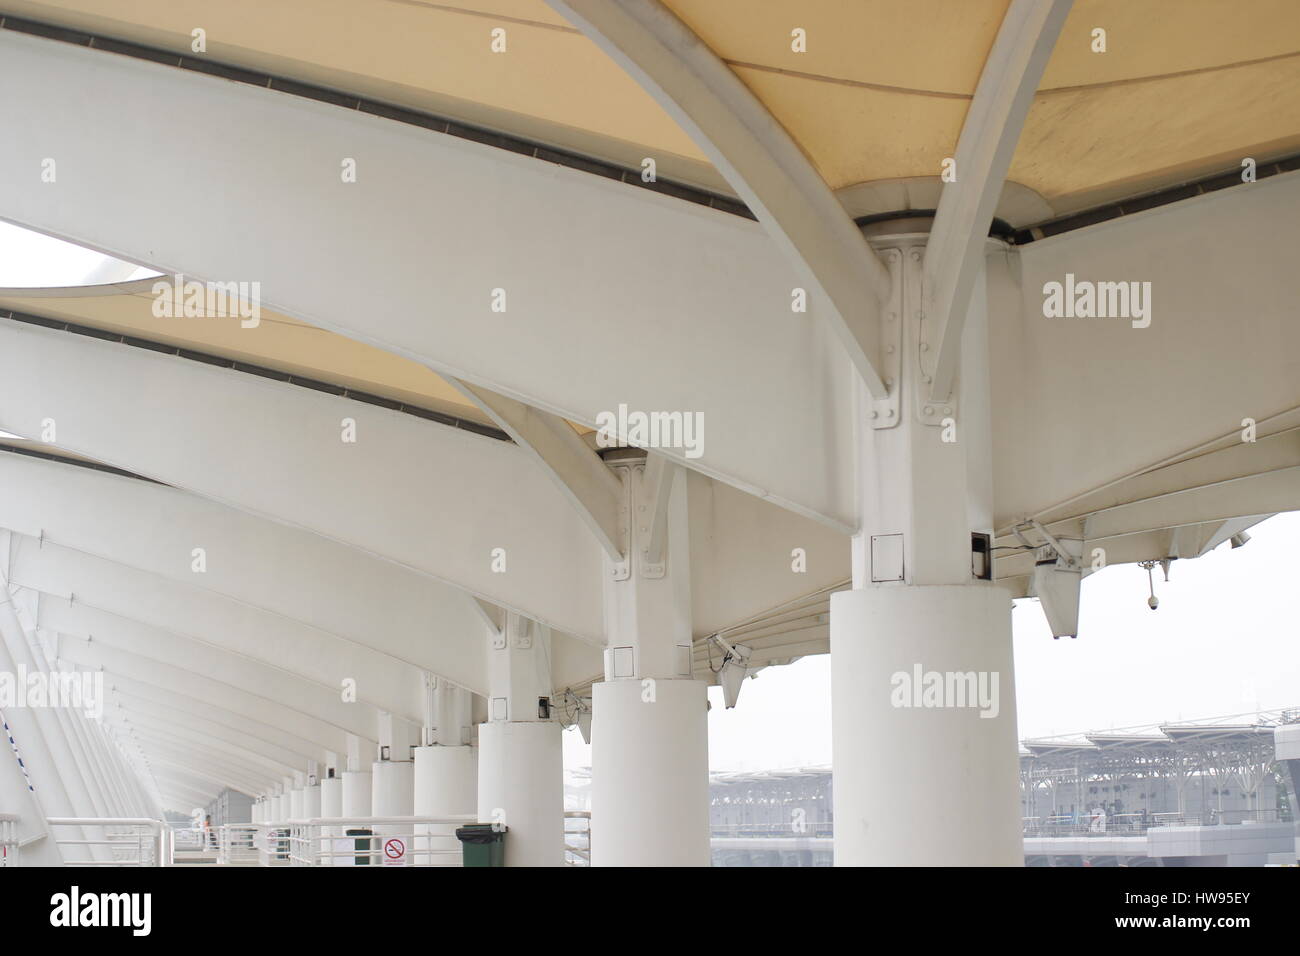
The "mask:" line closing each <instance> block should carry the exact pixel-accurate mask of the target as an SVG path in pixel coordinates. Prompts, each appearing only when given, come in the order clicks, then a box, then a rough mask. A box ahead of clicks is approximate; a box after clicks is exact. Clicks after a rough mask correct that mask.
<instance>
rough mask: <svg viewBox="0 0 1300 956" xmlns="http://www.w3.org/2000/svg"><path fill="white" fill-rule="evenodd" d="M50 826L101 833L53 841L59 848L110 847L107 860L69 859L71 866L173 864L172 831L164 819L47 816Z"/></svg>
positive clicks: (65, 858) (67, 860)
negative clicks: (98, 837) (80, 828)
mask: <svg viewBox="0 0 1300 956" xmlns="http://www.w3.org/2000/svg"><path fill="white" fill-rule="evenodd" d="M45 822H46V824H47V825H48V826H50V827H92V828H96V829H98V830H99V831H100V834H99V835H101V836H102V837H103V838H102V839H92V838H90V837H92V836H94V835H95V834H82V835H83V837H86V838H85V839H80V840H76V839H72V838H71V837H64V838H60V837H58V836H55V838H54V842H55V843H56V844H58V846H59V847H61V848H63V847H73V846H86V847H93V846H101V847H108V851H109V852H108V857H109V858H108V859H106V860H105V859H100V860H94V859H92V860H69V859H67V857H66V855H65V857H64V862H65V863H66V865H68V866H167V865H169V864H170V863H171V852H170V846H171V844H170V841H169V840H168V835H169V829H168V827H167V825H166V824H165V823H164V822H163V821H162V820H156V819H154V818H153V817H46V818H45Z"/></svg>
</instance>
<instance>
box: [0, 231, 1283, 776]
mask: <svg viewBox="0 0 1300 956" xmlns="http://www.w3.org/2000/svg"><path fill="white" fill-rule="evenodd" d="M132 274H133V275H135V276H139V275H144V274H147V270H143V269H141V270H138V271H136V270H133V269H132V268H130V267H125V268H124V267H120V266H119V267H114V266H113V264H112V261H111V260H108V259H107V257H105V256H102V255H100V254H99V253H96V252H91V251H89V250H86V249H82V248H80V247H78V246H74V245H70V244H68V243H64V242H60V241H59V240H56V239H50V238H48V237H45V236H40V235H37V234H35V233H30V232H27V231H26V230H23V229H19V228H17V227H14V226H10V225H7V224H5V223H0V287H3V286H35V287H39V286H59V285H75V284H78V283H81V282H84V281H86V279H87V277H90V278H91V279H92V281H96V280H97V281H115V280H116V281H120V280H121V279H124V278H126V277H127V276H128V275H132ZM1250 535H1251V541H1250V543H1249V544H1247V545H1246V547H1244V548H1238V549H1236V550H1232V549H1230V548H1229V546H1228V545H1226V544H1225V545H1222V546H1220V547H1219V548H1218V549H1217V550H1215V551H1214V552H1212V553H1211V554H1208V555H1206V556H1205V557H1203V558H1198V559H1196V560H1192V561H1176V562H1174V565H1173V569H1172V571H1171V572H1170V580H1169V582H1168V583H1167V584H1166V583H1165V582H1164V580H1163V576H1162V575H1161V573H1160V571H1159V569H1157V570H1156V572H1155V581H1156V593H1157V595H1158V596H1159V597H1160V608H1159V609H1158V610H1156V611H1152V610H1150V609H1149V608H1148V607H1147V593H1148V592H1147V573H1146V572H1145V571H1143V570H1142V569H1141V568H1139V567H1137V566H1135V565H1119V566H1115V567H1109V568H1106V569H1105V570H1104V571H1101V572H1099V573H1098V574H1094V575H1092V576H1090V577H1089V578H1087V579H1086V580H1085V581H1084V583H1083V598H1082V608H1081V611H1080V615H1079V631H1080V636H1079V638H1078V639H1077V640H1069V639H1062V640H1059V641H1054V640H1052V636H1051V633H1050V632H1049V631H1048V629H1047V623H1046V621H1045V620H1044V618H1043V613H1042V610H1041V608H1039V606H1038V602H1037V601H1032V600H1026V601H1018V602H1016V607H1015V611H1014V613H1013V616H1012V629H1013V634H1014V640H1015V656H1016V701H1017V707H1018V719H1019V727H1020V737H1021V738H1022V739H1024V738H1027V737H1040V736H1050V735H1055V734H1067V733H1080V732H1083V731H1088V730H1107V729H1112V728H1118V727H1130V726H1136V725H1142V724H1154V723H1159V722H1161V721H1169V720H1180V719H1181V720H1186V719H1192V718H1200V717H1216V716H1220V715H1228V714H1239V713H1245V712H1254V711H1257V710H1261V709H1262V710H1271V709H1277V708H1282V707H1292V706H1300V616H1298V615H1297V613H1296V594H1297V591H1300V586H1298V583H1297V570H1300V561H1297V560H1296V557H1295V555H1294V553H1293V552H1292V550H1291V549H1292V547H1294V546H1295V544H1296V543H1297V542H1300V514H1297V513H1291V514H1285V515H1279V516H1277V517H1275V518H1272V519H1270V520H1268V521H1266V522H1265V523H1263V524H1261V525H1258V526H1256V527H1255V528H1252V529H1251V531H1250ZM846 547H847V545H846ZM709 697H710V700H711V701H712V702H713V709H712V711H710V713H709V762H710V765H711V766H712V767H713V769H715V770H763V769H773V768H784V767H799V766H810V765H817V764H829V763H830V760H831V737H830V658H829V657H828V656H826V655H822V656H818V657H810V658H805V659H803V660H801V661H798V662H797V663H795V664H792V665H790V666H787V667H773V668H768V669H767V670H764V671H762V672H761V673H760V674H759V675H758V676H757V678H756V679H753V680H749V681H746V682H745V686H744V690H743V691H742V692H741V696H740V704H739V706H738V707H736V708H735V709H734V710H726V709H724V708H723V706H722V691H721V689H720V688H711V689H710V691H709ZM590 752H591V751H590V748H589V747H587V746H585V745H584V744H583V742H582V738H581V737H580V736H579V735H578V733H577V731H576V730H575V731H569V732H566V734H565V764H566V765H567V766H569V767H585V766H589V765H590V762H591V756H590Z"/></svg>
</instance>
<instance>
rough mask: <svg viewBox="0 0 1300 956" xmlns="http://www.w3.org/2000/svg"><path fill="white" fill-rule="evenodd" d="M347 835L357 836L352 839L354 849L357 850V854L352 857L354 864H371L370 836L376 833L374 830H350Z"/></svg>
mask: <svg viewBox="0 0 1300 956" xmlns="http://www.w3.org/2000/svg"><path fill="white" fill-rule="evenodd" d="M347 835H348V836H350V837H356V838H357V839H355V840H353V841H352V849H353V850H354V851H355V852H356V856H354V857H353V858H352V865H353V866H369V865H370V839H369V837H371V836H373V835H374V831H373V830H348V831H347Z"/></svg>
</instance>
